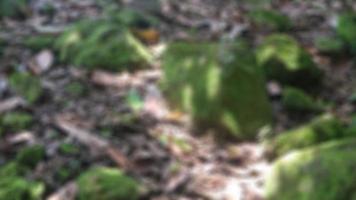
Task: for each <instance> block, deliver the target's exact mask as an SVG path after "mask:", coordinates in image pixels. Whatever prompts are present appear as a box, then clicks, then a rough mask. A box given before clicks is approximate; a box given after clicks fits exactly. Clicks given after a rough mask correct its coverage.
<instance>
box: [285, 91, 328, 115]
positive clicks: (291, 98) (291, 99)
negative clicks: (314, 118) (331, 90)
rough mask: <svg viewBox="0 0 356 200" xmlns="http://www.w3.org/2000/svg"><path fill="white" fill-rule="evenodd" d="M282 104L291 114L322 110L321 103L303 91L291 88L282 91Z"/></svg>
mask: <svg viewBox="0 0 356 200" xmlns="http://www.w3.org/2000/svg"><path fill="white" fill-rule="evenodd" d="M282 103H283V105H284V107H285V108H286V109H287V110H289V111H292V112H321V111H322V110H323V108H324V106H323V104H322V102H320V101H316V100H314V99H313V98H312V97H311V96H309V95H308V94H306V93H305V92H304V91H303V90H300V89H298V88H293V87H287V88H285V89H284V90H283V94H282Z"/></svg>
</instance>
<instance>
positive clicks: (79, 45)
mask: <svg viewBox="0 0 356 200" xmlns="http://www.w3.org/2000/svg"><path fill="white" fill-rule="evenodd" d="M56 47H57V48H58V50H59V52H60V59H61V60H62V61H64V62H68V63H71V64H75V65H78V66H84V67H87V68H90V69H93V68H99V67H100V68H103V69H108V70H113V71H119V70H124V69H130V68H132V67H138V66H145V65H147V64H149V63H150V62H151V61H152V55H151V54H150V52H149V51H148V49H147V48H146V47H145V46H144V45H143V44H141V43H140V42H139V41H138V40H137V39H136V38H134V36H133V35H132V34H131V33H130V31H128V30H127V29H126V28H125V27H123V26H122V25H121V24H119V23H115V22H113V21H110V20H96V21H82V22H79V23H77V24H75V25H73V26H72V27H71V28H69V29H68V30H67V31H65V32H64V33H63V34H62V35H61V36H60V37H59V39H58V40H57V41H56ZM129 67H130V68H129Z"/></svg>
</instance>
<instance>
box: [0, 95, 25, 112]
mask: <svg viewBox="0 0 356 200" xmlns="http://www.w3.org/2000/svg"><path fill="white" fill-rule="evenodd" d="M24 104H25V102H24V100H23V99H21V98H19V97H13V98H10V99H7V100H4V101H1V102H0V114H2V113H5V112H7V111H11V110H13V109H15V108H17V107H19V106H22V105H24Z"/></svg>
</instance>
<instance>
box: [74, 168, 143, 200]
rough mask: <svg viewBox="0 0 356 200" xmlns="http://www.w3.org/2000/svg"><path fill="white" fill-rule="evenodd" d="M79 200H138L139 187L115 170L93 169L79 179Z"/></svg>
mask: <svg viewBox="0 0 356 200" xmlns="http://www.w3.org/2000/svg"><path fill="white" fill-rule="evenodd" d="M77 183H78V186H79V191H78V200H99V199H103V200H136V199H138V198H139V185H138V183H137V182H136V181H135V180H133V179H132V178H130V177H128V176H126V175H124V174H123V173H122V172H121V171H120V170H118V169H114V168H106V167H98V168H93V169H91V170H89V171H87V172H85V173H84V174H82V175H81V176H80V177H79V178H78V181H77Z"/></svg>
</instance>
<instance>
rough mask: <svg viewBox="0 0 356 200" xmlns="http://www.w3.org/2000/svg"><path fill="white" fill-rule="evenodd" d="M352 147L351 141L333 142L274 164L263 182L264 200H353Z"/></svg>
mask: <svg viewBox="0 0 356 200" xmlns="http://www.w3.org/2000/svg"><path fill="white" fill-rule="evenodd" d="M355 145H356V140H354V139H352V140H350V139H347V140H341V141H333V142H330V143H325V144H322V145H320V146H316V147H311V148H308V149H304V150H301V151H296V152H293V153H291V154H288V155H286V156H284V157H282V158H281V159H279V160H277V161H276V162H275V163H274V164H273V166H272V170H271V172H270V173H269V175H268V177H267V180H266V186H265V191H266V199H267V200H276V199H278V200H291V199H296V200H316V199H322V200H340V199H345V200H346V199H350V200H351V199H355V197H356V193H355V190H354V188H355V187H356V183H355V179H356V175H355V173H354V171H355V160H356V154H355Z"/></svg>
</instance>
